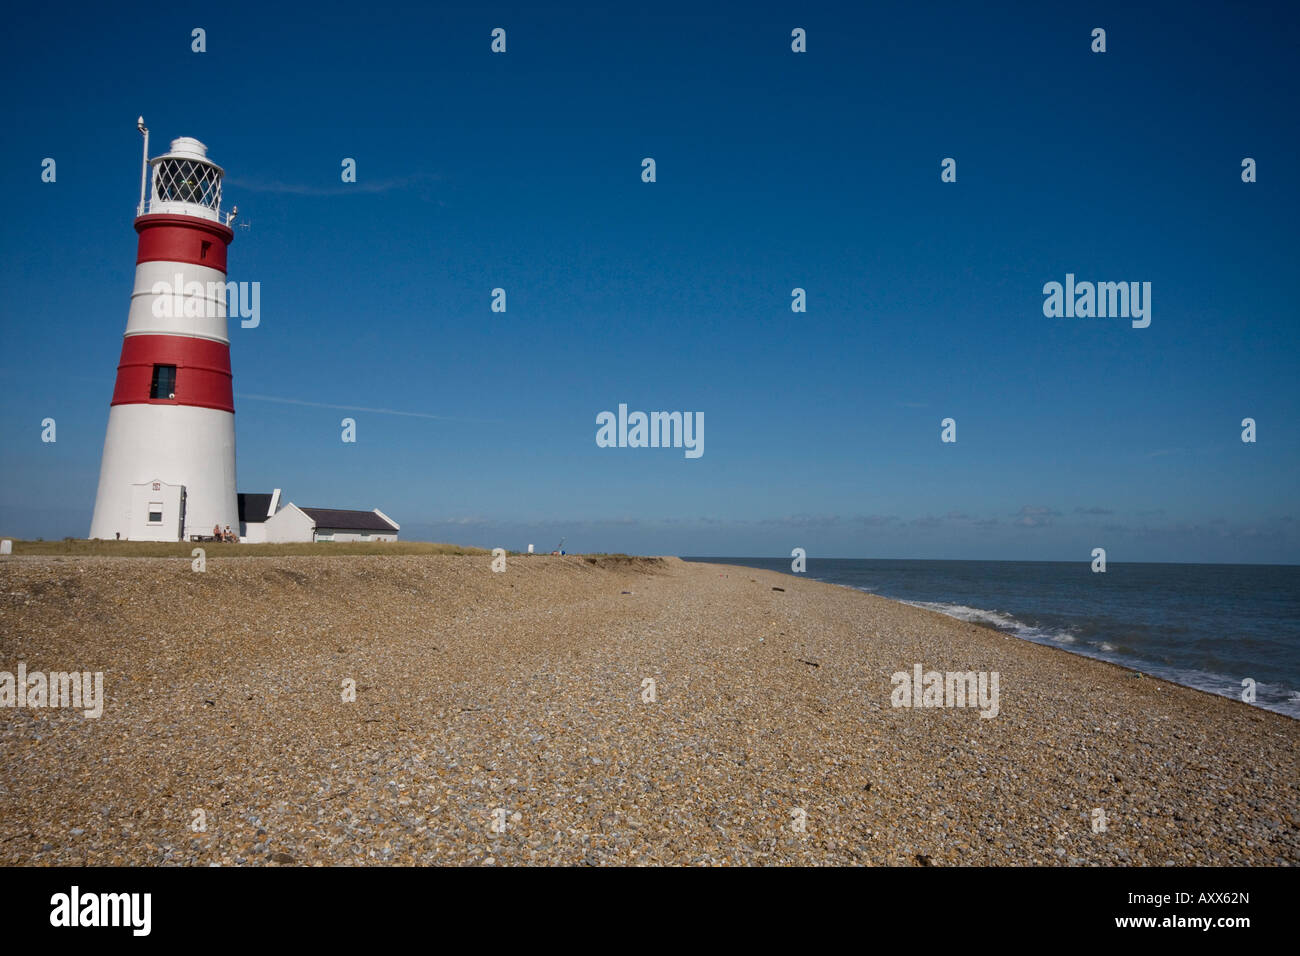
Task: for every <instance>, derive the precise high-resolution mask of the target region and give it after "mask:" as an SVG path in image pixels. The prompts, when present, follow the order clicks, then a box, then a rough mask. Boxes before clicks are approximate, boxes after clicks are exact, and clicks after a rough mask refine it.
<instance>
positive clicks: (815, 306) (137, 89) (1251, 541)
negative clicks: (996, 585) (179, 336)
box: [0, 3, 1300, 563]
mask: <svg viewBox="0 0 1300 956" xmlns="http://www.w3.org/2000/svg"><path fill="white" fill-rule="evenodd" d="M1044 6H1050V7H1051V8H1052V9H1038V8H1037V7H1036V5H1029V4H1016V5H1009V6H1001V5H994V6H988V5H983V4H981V5H962V6H958V5H948V4H928V5H921V4H911V3H885V4H873V5H871V6H870V8H869V9H868V8H866V7H863V5H859V4H843V5H824V4H807V3H799V4H745V5H736V6H735V8H734V9H733V10H729V11H728V10H724V9H722V8H720V7H710V6H707V5H699V4H690V5H686V4H683V5H673V4H660V3H656V4H651V5H637V6H635V7H631V8H625V7H627V5H622V4H590V5H584V6H577V5H565V6H562V7H556V8H554V9H550V10H547V9H543V8H529V7H518V8H513V7H505V6H492V5H482V6H479V5H473V4H466V5H463V6H460V7H457V8H456V9H450V10H447V9H436V8H434V7H432V6H428V5H424V6H411V7H410V8H409V9H404V10H401V11H398V10H395V9H393V10H389V11H386V12H385V11H381V10H378V9H377V8H375V7H372V6H369V5H352V4H348V5H346V6H342V5H340V6H337V7H331V6H330V5H329V4H319V3H318V4H311V5H304V6H302V7H298V8H289V7H282V6H280V5H273V6H272V5H256V6H253V5H241V4H229V5H223V6H220V7H216V8H212V9H213V10H214V11H216V12H214V13H213V14H205V13H193V12H173V11H172V10H171V9H170V8H167V7H162V8H158V7H154V8H145V7H141V8H139V9H138V12H130V13H124V12H121V11H112V10H109V9H107V8H105V7H102V6H98V5H96V6H86V8H85V9H84V10H82V11H81V12H79V13H77V14H76V15H70V14H69V12H68V9H67V8H64V7H60V8H59V9H58V10H57V11H52V12H51V11H45V10H40V9H34V8H33V7H32V5H28V6H27V7H25V8H24V9H21V10H18V11H16V12H14V13H12V14H10V15H9V16H10V18H11V20H12V29H10V30H7V31H6V35H5V36H4V37H3V38H0V54H2V57H3V58H2V60H0V62H2V63H3V66H0V69H2V70H3V71H4V80H5V89H6V96H5V107H4V109H5V112H6V113H8V114H9V115H8V116H7V117H6V121H5V122H4V124H3V127H0V137H2V138H3V141H4V149H3V150H0V190H3V193H2V195H3V199H4V206H5V212H6V215H5V222H4V227H3V229H2V230H0V277H2V279H3V288H4V295H3V298H2V299H0V301H2V302H3V309H4V314H3V316H0V323H2V325H0V334H2V336H3V338H2V339H0V341H2V343H3V350H2V354H0V390H2V392H0V393H2V394H3V396H4V397H3V401H2V404H0V411H2V414H0V448H3V449H4V457H3V465H2V466H0V467H2V469H3V476H4V477H3V489H2V492H0V532H3V533H7V534H11V535H18V536H23V537H35V536H43V537H46V538H57V537H62V536H64V535H74V536H83V535H85V534H86V532H87V530H88V528H89V522H90V512H91V508H92V505H93V500H94V494H95V487H96V483H97V479H98V471H99V460H100V454H101V451H102V446H103V439H104V427H105V423H106V420H107V414H108V401H109V397H110V396H111V393H112V387H113V378H114V374H115V366H116V363H117V358H118V353H119V350H120V348H121V334H122V330H123V327H124V325H125V322H126V313H127V305H128V297H129V294H130V289H131V280H132V274H133V269H134V256H135V242H136V235H135V232H134V231H133V229H132V228H131V221H132V217H133V215H134V204H135V202H136V200H137V194H138V188H139V156H140V138H139V134H138V133H137V132H136V130H135V117H136V116H137V114H141V113H142V114H144V116H145V119H146V122H147V124H148V125H149V127H150V130H151V136H152V139H151V147H152V148H151V152H153V153H154V154H155V155H157V154H159V153H161V152H162V151H163V149H164V148H165V146H166V143H167V142H168V141H169V140H170V139H172V138H174V137H176V136H194V137H197V138H199V139H201V140H202V141H203V142H205V143H206V144H207V145H208V148H209V155H210V156H211V157H212V158H213V159H214V160H215V161H216V162H218V163H220V164H221V165H222V166H224V167H225V169H226V171H227V179H226V184H225V197H226V202H225V205H226V206H227V207H228V206H229V205H230V204H232V203H236V204H238V205H239V208H240V214H241V220H242V221H244V222H247V223H249V224H250V227H249V228H248V229H247V230H245V229H237V230H236V233H237V235H236V240H235V243H234V245H233V246H232V247H231V251H230V264H231V266H230V278H231V279H233V280H245V281H258V282H260V283H261V324H260V326H259V327H258V328H256V329H242V328H238V327H235V328H233V329H232V335H231V339H232V346H231V356H232V363H233V367H234V375H235V393H236V408H237V414H236V422H237V441H238V468H239V484H240V487H241V489H242V490H247V491H269V490H270V489H271V488H272V487H280V488H283V489H284V494H285V497H286V498H287V499H288V500H291V501H294V502H296V503H298V504H300V505H309V506H331V507H343V508H349V507H351V508H371V507H379V508H382V509H383V510H384V511H385V512H386V513H388V514H390V515H392V516H393V517H394V518H395V519H396V520H397V521H398V522H400V523H401V525H402V529H403V537H407V538H420V539H429V538H432V539H436V540H453V541H458V542H462V543H466V544H475V545H481V546H486V547H492V546H497V545H501V546H505V547H511V548H520V547H523V546H525V545H526V544H527V543H529V542H533V543H535V544H536V545H537V546H538V548H539V549H541V550H549V549H551V548H552V547H554V546H555V544H556V543H557V542H558V540H559V539H560V537H562V536H564V537H567V539H568V541H567V544H566V548H568V549H570V550H581V551H630V552H640V553H680V554H713V555H721V554H733V555H782V554H788V553H789V551H790V549H791V548H792V547H795V546H801V547H804V548H806V549H807V550H808V553H809V554H810V556H852V557H858V556H861V557H918V558H990V559H994V558H1004V559H1044V560H1048V559H1050V560H1081V561H1086V560H1088V557H1089V552H1090V551H1091V549H1092V548H1093V547H1099V546H1100V547H1106V548H1107V551H1108V555H1109V558H1110V560H1112V561H1124V560H1150V561H1225V562H1237V561H1242V562H1266V563H1267V562H1285V563H1294V562H1297V561H1300V531H1298V530H1297V527H1296V520H1295V518H1296V505H1295V491H1296V486H1297V481H1296V476H1297V474H1298V469H1300V444H1298V443H1297V431H1296V422H1297V420H1298V419H1300V388H1298V387H1297V384H1296V375H1295V373H1296V367H1297V362H1296V359H1297V349H1296V345H1297V335H1298V333H1297V321H1298V320H1300V315H1298V314H1297V311H1298V310H1297V305H1296V302H1297V299H1296V292H1295V281H1296V275H1297V269H1296V262H1297V258H1298V257H1297V253H1298V252H1300V249H1298V248H1297V247H1298V245H1300V243H1298V241H1297V238H1296V232H1295V223H1296V221H1297V212H1298V211H1300V210H1298V209H1297V205H1298V203H1297V199H1298V196H1300V187H1298V186H1297V182H1296V176H1295V174H1294V171H1293V169H1292V168H1291V167H1292V164H1293V163H1294V161H1295V157H1296V156H1297V155H1298V154H1300V143H1298V142H1297V125H1296V120H1295V115H1296V114H1295V107H1296V103H1297V102H1300V96H1297V93H1300V89H1298V87H1300V81H1298V79H1297V70H1296V67H1295V65H1294V64H1295V61H1296V57H1295V50H1296V49H1297V48H1300V17H1297V15H1296V14H1295V13H1294V12H1290V13H1282V12H1278V13H1274V12H1259V11H1256V12H1249V11H1247V10H1245V9H1243V8H1240V7H1235V6H1230V5H1226V4H1225V5H1205V6H1201V5H1194V4H1181V3H1180V4H1164V5H1159V6H1157V7H1156V8H1153V9H1149V10H1134V9H1130V5H1128V4H1064V5H1057V4H1052V5H1044ZM196 26H198V27H204V28H205V29H206V30H207V52H206V53H202V54H196V53H193V52H191V49H190V46H191V40H190V31H191V29H192V28H193V27H196ZM494 27H503V28H505V29H506V31H507V52H506V53H505V54H504V55H494V54H492V53H491V52H490V50H489V44H490V32H491V30H492V29H493V28H494ZM795 27H802V28H804V29H806V30H807V35H808V52H807V53H806V54H795V53H792V52H791V50H790V31H791V30H792V29H793V28H795ZM1094 27H1103V28H1105V29H1106V31H1107V52H1106V53H1104V54H1095V53H1092V52H1091V50H1090V43H1091V31H1092V29H1093V28H1094ZM47 156H48V157H53V158H55V160H56V161H57V164H58V165H57V182H55V183H52V184H50V183H42V182H41V179H40V172H41V160H42V158H44V157H47ZM1247 156H1249V157H1252V158H1254V159H1255V160H1256V161H1257V163H1258V180H1259V181H1258V182H1256V183H1253V184H1245V183H1243V182H1242V181H1241V176H1240V170H1241V161H1242V158H1243V157H1247ZM344 157H353V158H355V159H356V161H357V172H358V181H357V183H356V184H345V183H342V182H341V181H340V175H339V173H340V164H341V161H342V159H343V158H344ZM644 157H653V158H654V159H655V161H656V164H657V182H655V183H651V184H647V183H643V182H642V181H641V160H642V159H643V158H644ZM945 157H953V158H954V159H955V160H956V161H957V182H956V183H941V182H940V161H941V160H942V159H943V158H945ZM1067 272H1070V273H1074V274H1075V275H1076V276H1077V277H1078V278H1079V279H1080V280H1084V279H1088V280H1093V281H1149V282H1151V283H1152V313H1151V314H1152V322H1151V325H1150V327H1149V328H1146V329H1133V328H1131V327H1130V324H1129V322H1128V321H1126V320H1124V319H1115V318H1110V319H1096V318H1092V319H1086V318H1047V317H1045V316H1044V315H1043V309H1042V305H1043V293H1042V287H1043V284H1044V283H1046V282H1049V281H1063V280H1064V278H1065V275H1066V273H1067ZM796 286H797V287H801V288H804V289H806V290H807V297H808V311H807V312H806V313H805V314H795V313H792V312H791V309H790V301H791V298H790V296H791V289H793V288H794V287H796ZM495 287H502V288H504V289H505V290H506V294H507V312H506V313H504V314H499V313H493V312H491V311H490V308H489V306H490V301H491V290H492V289H493V288H495ZM251 396H265V397H260V398H255V397H251ZM268 397H269V398H274V399H280V400H279V401H272V400H268ZM620 402H623V403H627V404H628V405H629V407H630V408H631V409H634V410H636V409H640V410H644V411H653V410H679V411H698V412H703V413H704V417H705V422H706V431H705V454H704V455H703V456H702V457H701V458H699V459H696V460H687V459H686V458H685V457H684V456H683V454H682V451H681V450H674V449H632V448H621V449H618V448H615V449H611V448H598V447H597V446H596V443H595V434H596V423H595V419H596V415H597V414H598V413H600V412H602V411H605V410H615V409H617V406H618V404H619V403H620ZM297 403H315V404H297ZM324 406H355V407H359V408H365V409H389V410H395V411H401V412H411V413H418V414H417V415H394V414H387V413H382V412H378V411H345V410H342V409H339V408H331V407H324ZM344 416H352V417H354V418H355V419H356V420H357V437H358V440H357V442H356V444H344V443H343V442H342V441H341V440H340V432H341V429H340V427H339V422H340V419H342V418H343V417H344ZM422 416H436V417H422ZM45 417H53V418H55V419H56V421H57V423H58V424H57V427H58V433H57V436H58V441H57V442H56V443H54V444H47V443H42V442H41V440H40V434H41V428H40V422H41V420H42V419H43V418H45ZM946 417H952V418H954V419H955V420H956V422H957V437H958V440H957V442H956V443H955V444H944V443H942V442H941V441H940V421H941V420H942V419H943V418H946ZM1245 417H1252V418H1254V419H1255V420H1256V421H1257V422H1258V436H1259V437H1258V441H1257V443H1255V444H1245V443H1243V442H1242V441H1241V440H1240V435H1241V426H1240V422H1241V420H1242V419H1243V418H1245Z"/></svg>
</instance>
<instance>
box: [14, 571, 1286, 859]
mask: <svg viewBox="0 0 1300 956" xmlns="http://www.w3.org/2000/svg"><path fill="white" fill-rule="evenodd" d="M778 587H779V588H784V590H783V591H777V590H774V588H778ZM19 660H22V661H24V662H25V663H26V666H27V668H28V670H29V671H35V670H41V671H65V670H74V669H75V670H81V671H103V673H104V680H105V692H106V697H107V703H106V705H105V709H104V713H103V716H102V717H100V718H99V719H88V718H86V717H84V716H83V715H82V714H81V713H80V712H73V711H69V710H51V709H45V710H35V709H16V708H13V709H11V708H4V709H0V767H2V768H3V774H0V863H3V864H92V865H94V864H111V863H132V864H149V865H156V864H189V865H208V864H217V863H219V864H223V865H233V864H257V865H262V864H268V863H270V864H288V863H297V864H376V863H393V864H401V863H422V864H427V863H447V864H479V865H482V864H488V865H493V864H494V865H512V864H530V863H537V864H541V863H548V864H557V863H558V864H664V863H670V864H800V865H808V864H811V865H818V864H896V865H935V866H948V865H960V864H1031V863H1032V864H1094V863H1100V864H1107V865H1113V864H1251V865H1275V864H1294V863H1296V862H1297V861H1300V810H1298V809H1297V807H1298V806H1300V799H1298V798H1300V747H1298V746H1297V745H1298V744H1300V722H1297V721H1294V720H1292V719H1290V718H1288V717H1284V716H1282V715H1279V714H1273V713H1269V712H1266V711H1262V710H1258V709H1255V708H1251V707H1248V706H1246V705H1244V704H1241V703H1239V702H1236V701H1232V700H1227V699H1221V698H1216V697H1213V696H1210V695H1207V694H1203V693H1199V692H1197V691H1192V690H1187V689H1183V688H1179V687H1176V686H1174V685H1172V684H1168V683H1164V682H1162V681H1159V680H1154V679H1151V678H1141V679H1138V678H1135V677H1133V676H1132V675H1131V674H1130V673H1129V672H1127V671H1125V670H1123V669H1121V668H1118V667H1114V666H1111V665H1109V664H1105V663H1101V662H1097V661H1091V660H1086V659H1083V658H1078V657H1074V656H1071V655H1068V654H1066V653H1064V652H1060V651H1056V650H1053V649H1051V648H1045V647H1039V646H1036V645H1032V644H1028V643H1025V642H1022V641H1019V640H1016V639H1014V638H1010V637H1006V636H1003V635H1001V634H999V633H997V632H996V631H992V630H988V629H985V628H981V627H977V626H975V625H971V624H965V623H962V622H958V621H953V620H950V619H948V618H946V617H943V616H941V615H938V614H935V613H931V612H928V611H924V610H920V609H917V608H911V607H907V606H904V605H900V604H895V603H893V602H890V601H886V600H883V599H880V598H876V597H872V596H870V595H866V594H860V593H856V592H853V591H849V590H846V589H843V588H837V587H834V586H831V585H825V584H819V583H816V582H811V581H807V580H803V579H796V578H793V577H791V576H788V575H777V574H774V573H770V572H764V571H753V570H749V569H744V568H728V567H721V566H716V565H701V564H687V563H683V562H680V561H677V560H675V559H666V560H664V561H660V562H639V563H636V564H630V565H629V564H622V565H608V566H596V565H592V564H590V563H587V562H586V561H585V560H584V559H582V558H580V557H567V558H552V557H533V558H522V557H520V558H510V559H509V562H508V567H507V570H506V571H505V572H504V573H500V574H497V573H493V572H492V571H491V570H490V558H489V557H486V556H482V557H479V556H475V557H400V556H388V557H333V558H316V557H283V558H240V559H223V560H216V559H213V560H210V561H209V563H208V568H207V571H206V572H204V573H194V572H192V571H191V570H190V564H189V562H188V561H182V560H175V559H152V558H150V559H143V558H142V559H135V558H51V557H43V558H36V557H32V558H21V557H13V558H6V559H3V560H0V670H3V671H9V672H11V673H12V672H14V671H16V669H17V664H18V661H19ZM918 663H919V664H922V665H923V666H924V667H925V668H926V669H927V670H929V669H935V670H939V671H949V670H960V671H966V670H975V671H997V672H998V673H999V675H1000V681H999V714H998V716H997V717H995V718H993V719H984V718H981V717H980V716H979V712H978V710H976V709H973V708H951V709H944V708H927V709H904V708H894V707H891V705H890V693H891V691H892V690H893V686H892V684H891V681H890V675H891V674H893V673H894V672H896V671H910V670H911V669H912V667H913V665H914V664H918ZM645 678H653V680H654V681H655V688H654V689H655V692H656V696H657V699H656V700H655V701H654V702H646V701H645V700H643V695H644V694H645V692H646V691H647V690H648V689H649V688H648V687H646V686H645V685H643V680H644V679H645ZM347 679H352V680H355V682H356V701H355V702H345V701H344V700H343V696H344V695H343V687H344V682H345V680H347ZM199 810H201V811H203V819H204V821H205V823H206V830H204V831H202V832H196V831H195V830H194V829H193V827H194V825H195V822H196V820H197V819H198V817H197V815H196V814H195V811H199ZM798 811H802V813H803V814H804V815H805V816H804V817H802V818H801V816H800V813H799V812H798ZM1095 811H1100V812H1101V813H1102V814H1104V817H1105V828H1104V830H1096V829H1095V828H1094V819H1099V818H1097V817H1096V814H1095ZM801 819H804V820H806V825H805V829H804V831H803V832H799V830H798V829H797V828H798V825H799V822H800V820H801ZM502 827H504V831H503V832H494V829H497V830H500V829H501V828H502Z"/></svg>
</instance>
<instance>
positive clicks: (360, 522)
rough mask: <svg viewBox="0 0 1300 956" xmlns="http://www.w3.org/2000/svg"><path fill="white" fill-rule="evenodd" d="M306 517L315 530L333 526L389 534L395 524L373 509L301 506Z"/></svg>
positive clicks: (300, 508) (346, 529)
mask: <svg viewBox="0 0 1300 956" xmlns="http://www.w3.org/2000/svg"><path fill="white" fill-rule="evenodd" d="M299 510H301V511H303V512H305V513H306V514H307V517H309V518H311V520H312V521H314V522H316V528H317V530H320V529H322V528H335V529H338V530H339V531H381V532H383V533H384V534H391V533H392V532H394V531H396V530H397V525H395V524H393V523H392V522H391V521H387V520H385V519H384V518H382V517H380V516H379V515H377V514H375V512H373V511H341V510H339V509H338V508H303V507H301V506H299Z"/></svg>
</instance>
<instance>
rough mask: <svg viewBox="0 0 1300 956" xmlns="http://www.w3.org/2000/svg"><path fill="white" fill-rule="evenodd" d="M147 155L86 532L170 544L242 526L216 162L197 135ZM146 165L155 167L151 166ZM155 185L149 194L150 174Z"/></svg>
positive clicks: (226, 231) (225, 228)
mask: <svg viewBox="0 0 1300 956" xmlns="http://www.w3.org/2000/svg"><path fill="white" fill-rule="evenodd" d="M139 129H140V132H141V133H142V134H144V162H143V165H142V169H141V176H140V204H139V206H138V207H137V210H136V212H137V216H136V219H135V231H136V232H137V233H138V234H139V243H138V246H137V255H136V266H135V286H134V288H133V289H132V292H131V305H130V309H129V311H128V313H127V321H126V332H125V334H124V336H123V340H122V353H121V359H120V361H119V362H118V366H117V381H116V384H115V385H114V388H113V398H112V402H111V404H110V406H109V412H108V431H107V434H106V435H105V438H104V456H103V461H102V464H101V466H100V473H99V490H98V492H97V494H96V496H95V511H94V516H93V517H92V518H91V522H90V537H92V538H121V539H124V540H133V541H177V540H185V539H186V538H187V537H190V536H198V535H210V534H211V533H212V529H213V527H214V526H220V527H221V528H225V527H226V526H227V525H229V526H231V528H237V527H238V525H239V508H238V503H237V498H236V494H235V404H234V391H233V385H232V379H231V373H230V339H229V337H228V334H227V326H226V288H227V287H226V250H227V248H228V247H229V246H230V243H231V241H232V240H233V239H234V233H233V231H232V230H231V229H230V222H231V221H232V220H233V218H234V213H233V211H232V212H231V213H230V214H228V215H226V218H225V220H224V221H223V218H222V211H221V179H222V176H223V174H224V173H223V170H222V169H221V167H220V166H218V165H216V164H215V163H213V162H212V161H211V160H209V159H208V158H207V147H205V146H204V145H203V144H202V143H200V142H199V141H198V140H197V139H191V138H190V137H181V138H179V139H174V140H172V143H171V149H170V150H168V152H167V153H166V154H164V155H162V156H158V157H155V158H154V159H152V160H151V159H149V158H148V157H149V131H148V130H147V129H146V128H145V126H144V120H143V118H142V119H141V120H140V122H139ZM150 173H152V175H150ZM147 181H148V182H151V189H150V194H149V196H148V197H146V192H145V187H146V182H147Z"/></svg>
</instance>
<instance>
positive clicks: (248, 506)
mask: <svg viewBox="0 0 1300 956" xmlns="http://www.w3.org/2000/svg"><path fill="white" fill-rule="evenodd" d="M236 497H237V498H238V499H239V520H240V521H242V522H244V523H248V522H249V521H252V522H254V523H256V522H258V521H265V520H266V519H267V518H268V517H269V512H270V510H271V499H272V498H273V497H274V495H273V494H272V495H262V494H247V495H237V496H236Z"/></svg>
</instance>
